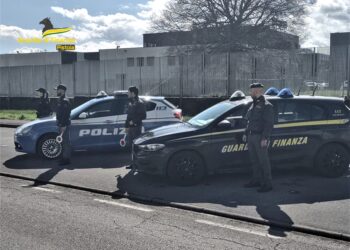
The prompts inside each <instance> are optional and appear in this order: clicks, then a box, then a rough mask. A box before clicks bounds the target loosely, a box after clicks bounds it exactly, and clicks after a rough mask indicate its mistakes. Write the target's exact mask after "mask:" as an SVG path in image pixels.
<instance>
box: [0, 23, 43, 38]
mask: <svg viewBox="0 0 350 250" xmlns="http://www.w3.org/2000/svg"><path fill="white" fill-rule="evenodd" d="M40 36H41V31H40V30H35V29H22V28H20V27H17V26H7V25H3V24H0V38H13V39H17V38H19V37H23V38H30V37H40Z"/></svg>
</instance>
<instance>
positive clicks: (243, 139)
mask: <svg viewBox="0 0 350 250" xmlns="http://www.w3.org/2000/svg"><path fill="white" fill-rule="evenodd" d="M247 140H248V138H247V135H246V134H244V135H243V136H242V141H243V142H247Z"/></svg>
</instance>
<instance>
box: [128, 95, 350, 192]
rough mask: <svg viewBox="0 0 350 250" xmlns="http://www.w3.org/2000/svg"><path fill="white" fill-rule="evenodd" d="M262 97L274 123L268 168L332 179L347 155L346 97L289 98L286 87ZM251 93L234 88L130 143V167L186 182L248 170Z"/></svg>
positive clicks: (348, 112)
mask: <svg viewBox="0 0 350 250" xmlns="http://www.w3.org/2000/svg"><path fill="white" fill-rule="evenodd" d="M269 94H271V95H274V96H268V95H266V98H267V100H269V101H270V102H271V103H272V104H273V106H274V114H275V123H274V129H273V132H272V136H271V138H270V139H271V140H270V144H269V153H270V160H271V163H272V166H287V165H293V166H294V165H297V166H307V167H313V168H315V169H316V170H317V171H318V173H320V174H322V175H325V176H329V177H336V176H341V175H343V174H344V173H346V172H347V171H348V169H349V159H350V154H349V152H350V151H349V150H350V122H349V121H350V109H349V106H347V105H349V104H347V105H346V103H345V101H344V99H342V98H335V97H316V96H293V94H292V92H291V91H290V90H288V89H285V90H283V91H281V92H279V93H278V95H277V96H276V95H275V94H277V92H276V93H275V94H273V93H269ZM251 103H252V99H251V97H245V96H244V94H243V93H242V92H236V93H235V94H234V95H233V96H232V97H231V98H230V99H229V100H226V101H223V102H221V103H218V104H216V105H214V106H212V107H210V108H208V109H207V110H205V111H203V112H201V113H199V114H198V115H196V116H195V117H193V118H192V119H191V120H189V121H188V122H182V123H179V124H174V125H169V126H165V127H161V128H157V129H154V130H151V131H148V132H147V133H145V134H143V136H141V137H140V138H138V139H137V140H135V141H134V145H133V167H134V169H135V170H136V171H138V172H144V173H149V174H157V175H163V176H167V177H168V178H169V179H170V180H171V181H173V182H175V183H177V184H181V185H188V184H194V183H197V182H198V181H200V180H201V179H202V178H203V177H204V176H205V175H209V174H214V173H223V172H231V171H233V170H234V169H236V168H241V167H243V168H249V164H250V160H249V155H248V147H247V143H245V142H244V141H243V139H242V138H243V135H244V133H245V127H246V121H245V119H244V116H245V114H246V112H247V110H248V108H249V106H250V105H251Z"/></svg>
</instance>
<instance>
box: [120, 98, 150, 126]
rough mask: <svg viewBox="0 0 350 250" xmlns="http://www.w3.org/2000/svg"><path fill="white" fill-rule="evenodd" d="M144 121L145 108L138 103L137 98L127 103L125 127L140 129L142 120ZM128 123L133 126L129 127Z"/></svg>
mask: <svg viewBox="0 0 350 250" xmlns="http://www.w3.org/2000/svg"><path fill="white" fill-rule="evenodd" d="M144 119H146V107H145V105H144V104H143V103H142V102H141V101H140V99H139V98H135V99H133V100H131V101H130V102H129V105H128V112H127V117H126V121H125V127H126V128H130V127H140V126H142V120H144ZM130 121H132V122H133V125H130Z"/></svg>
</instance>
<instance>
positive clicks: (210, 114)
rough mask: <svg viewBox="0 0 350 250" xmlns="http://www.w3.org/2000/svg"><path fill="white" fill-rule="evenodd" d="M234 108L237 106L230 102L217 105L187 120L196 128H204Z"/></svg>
mask: <svg viewBox="0 0 350 250" xmlns="http://www.w3.org/2000/svg"><path fill="white" fill-rule="evenodd" d="M235 106H237V105H235V104H234V103H231V102H221V103H218V104H216V105H214V106H213V107H210V108H208V109H206V110H204V111H203V112H201V113H199V114H198V115H196V116H195V117H193V118H192V119H191V120H189V121H188V123H189V124H191V125H193V126H196V127H204V126H206V125H208V124H209V123H211V122H212V121H214V120H215V119H216V118H218V117H219V116H221V115H222V114H224V113H226V112H227V111H229V110H230V109H232V108H233V107H235Z"/></svg>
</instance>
